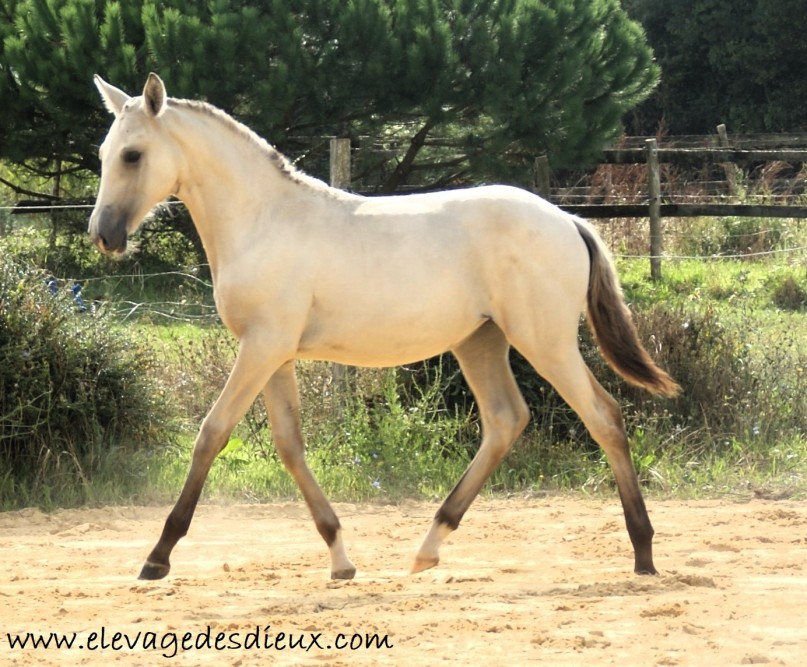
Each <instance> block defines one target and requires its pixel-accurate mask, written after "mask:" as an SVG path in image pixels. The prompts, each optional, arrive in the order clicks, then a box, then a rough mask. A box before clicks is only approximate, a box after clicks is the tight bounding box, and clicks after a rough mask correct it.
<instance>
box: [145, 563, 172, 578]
mask: <svg viewBox="0 0 807 667" xmlns="http://www.w3.org/2000/svg"><path fill="white" fill-rule="evenodd" d="M170 569H171V566H170V565H161V564H159V563H150V562H149V561H146V564H145V565H144V566H143V569H142V570H140V576H139V577H138V579H142V580H144V581H154V580H156V579H162V578H163V577H165V575H167V574H168V572H169V570H170Z"/></svg>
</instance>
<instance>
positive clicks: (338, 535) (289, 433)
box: [263, 362, 356, 579]
mask: <svg viewBox="0 0 807 667" xmlns="http://www.w3.org/2000/svg"><path fill="white" fill-rule="evenodd" d="M263 395H264V400H265V402H266V411H267V413H268V415H269V421H270V423H271V424H272V436H273V439H274V443H275V447H276V448H277V452H278V455H279V456H280V459H281V461H283V464H284V465H285V466H286V469H287V470H288V471H289V473H291V476H292V477H294V480H295V481H296V482H297V486H298V487H300V491H301V492H302V494H303V497H304V498H305V502H306V503H307V505H308V509H309V510H310V511H311V515H312V516H313V518H314V523H315V525H316V527H317V530H318V531H319V534H320V535H322V538H323V539H324V540H325V543H326V544H327V545H328V549H329V550H330V552H331V579H352V578H353V575H355V574H356V568H355V566H354V565H353V563H351V562H350V559H349V558H348V557H347V553H346V552H345V546H344V543H343V541H342V529H341V526H340V525H339V519H338V518H337V517H336V514H335V513H334V511H333V508H332V507H331V505H330V504H329V503H328V501H327V499H326V498H325V496H324V494H323V493H322V490H321V489H320V488H319V485H318V484H317V482H316V480H315V479H314V476H313V475H312V474H311V470H310V469H309V468H308V465H306V462H305V455H304V454H305V452H304V445H303V435H302V430H301V428H300V397H299V393H298V391H297V380H296V377H295V374H294V362H288V363H286V364H284V365H283V366H281V367H280V368H279V369H278V371H277V372H276V373H275V374H274V375H273V376H272V378H271V379H270V380H269V382H268V383H267V385H266V388H265V389H264V392H263Z"/></svg>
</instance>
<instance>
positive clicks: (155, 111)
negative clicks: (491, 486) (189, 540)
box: [89, 73, 680, 580]
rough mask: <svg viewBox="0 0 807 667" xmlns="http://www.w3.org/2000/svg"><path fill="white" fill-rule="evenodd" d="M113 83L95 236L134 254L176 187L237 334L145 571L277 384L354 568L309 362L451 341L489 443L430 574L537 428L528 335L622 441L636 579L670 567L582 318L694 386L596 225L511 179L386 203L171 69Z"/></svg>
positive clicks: (298, 462)
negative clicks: (306, 419) (675, 366)
mask: <svg viewBox="0 0 807 667" xmlns="http://www.w3.org/2000/svg"><path fill="white" fill-rule="evenodd" d="M94 81H95V84H96V86H97V88H98V91H99V92H100V95H101V98H102V101H103V103H104V106H105V107H106V109H107V110H108V111H109V112H110V113H112V114H113V115H114V120H113V122H112V125H111V127H110V129H109V132H108V134H107V135H106V138H105V139H104V141H103V143H102V144H101V146H100V149H99V157H100V160H101V180H100V184H99V188H98V195H97V200H96V203H95V207H94V209H93V211H92V214H91V216H90V222H89V235H90V237H91V240H92V242H93V243H94V244H95V245H96V246H97V247H98V249H99V250H100V251H101V252H103V253H108V254H116V253H122V252H124V251H125V250H126V246H127V240H128V237H129V236H130V235H131V234H132V233H134V232H135V231H136V230H137V228H138V226H139V225H140V223H141V222H142V220H143V218H144V217H146V216H147V215H148V213H149V212H150V211H151V210H152V208H153V207H154V206H155V205H157V204H159V203H160V202H162V201H164V200H165V199H167V198H169V197H172V196H173V197H176V198H177V199H179V200H181V201H182V202H184V204H185V205H186V206H187V208H188V211H189V212H190V214H191V216H192V218H193V222H194V225H195V227H196V229H197V231H198V233H199V236H200V237H201V240H202V243H203V246H204V249H205V253H206V255H207V258H208V260H209V263H210V271H211V275H212V282H213V287H214V296H215V303H216V308H217V310H218V313H219V315H220V317H221V320H222V322H223V323H224V325H225V326H226V327H227V328H228V329H229V330H230V332H232V334H233V336H234V337H235V338H236V340H237V341H238V352H237V356H236V360H235V362H234V365H233V368H232V370H231V372H230V375H229V377H228V379H227V381H226V383H225V386H224V388H223V390H222V392H221V394H220V396H219V397H218V399H217V400H216V401H215V403H214V405H213V406H212V408H211V409H210V411H209V413H208V414H207V416H206V417H205V418H204V420H203V422H202V424H201V427H200V430H199V433H198V436H197V439H196V441H195V444H194V449H193V455H192V460H191V464H190V468H189V471H188V475H187V479H186V481H185V484H184V486H183V488H182V490H181V492H180V495H179V497H178V499H177V502H176V504H175V505H174V507H173V509H172V510H171V512H170V513H169V515H168V517H167V519H166V521H165V525H164V528H163V531H162V533H161V535H160V538H159V540H158V542H157V544H156V546H155V547H154V549H153V550H152V551H151V553H150V554H149V556H148V557H147V559H146V561H145V564H144V565H143V568H142V571H141V572H140V577H139V578H140V579H149V580H150V579H160V578H162V577H165V576H166V575H167V574H168V572H169V570H170V555H171V551H172V550H173V548H174V547H175V545H176V544H177V542H178V541H179V540H180V539H181V538H182V537H183V536H185V535H186V534H187V531H188V528H189V526H190V523H191V520H192V517H193V514H194V511H195V509H196V505H197V503H198V500H199V496H200V494H201V491H202V487H203V485H204V483H205V480H206V477H207V475H208V472H209V470H210V467H211V465H212V464H213V461H214V459H215V458H216V456H217V455H218V453H219V452H221V450H222V449H223V448H224V446H225V445H226V443H227V441H228V439H229V437H230V433H231V432H232V430H233V428H234V427H235V426H236V425H237V423H238V422H239V421H240V420H241V418H242V417H243V415H244V414H245V412H246V411H247V409H248V408H249V407H250V405H251V404H252V402H253V401H254V400H255V399H256V398H257V396H258V395H259V394H260V393H262V394H263V398H264V401H265V403H266V410H267V414H268V417H269V422H270V426H271V429H272V437H273V442H274V445H275V447H276V448H277V452H278V455H279V458H280V459H281V461H282V462H283V464H284V465H285V467H286V468H287V470H288V471H289V473H290V474H291V476H292V477H293V478H294V480H295V481H296V483H297V485H298V487H299V489H300V491H301V493H302V496H303V498H304V500H305V502H306V504H307V506H308V508H309V510H310V513H311V515H312V518H313V520H314V524H315V525H316V528H317V531H318V532H319V534H320V535H321V536H322V538H323V539H324V541H325V543H326V545H327V546H328V549H329V552H330V561H331V563H330V564H331V578H333V579H351V578H352V577H353V576H354V575H355V572H356V568H355V566H354V565H353V563H352V562H351V560H350V558H349V557H348V555H347V551H346V549H345V544H344V540H343V537H342V528H341V524H340V522H339V519H338V517H337V515H336V513H335V512H334V510H333V508H332V507H331V505H330V503H329V502H328V500H327V499H326V497H325V495H324V494H323V492H322V490H321V489H320V487H319V485H318V484H317V482H316V480H315V478H314V476H313V474H312V473H311V470H310V469H309V467H308V465H307V464H306V461H305V457H304V443H303V436H302V431H301V426H300V398H299V394H298V389H297V383H296V378H295V360H296V359H316V360H322V361H331V362H338V363H340V364H348V365H354V366H366V367H391V366H398V365H402V364H407V363H412V362H415V361H418V360H423V359H427V358H430V357H433V356H435V355H437V354H441V353H444V352H446V351H450V352H451V353H453V355H454V356H455V357H456V359H457V361H458V362H459V366H460V369H461V371H462V373H463V374H464V376H465V378H466V380H467V382H468V385H469V386H470V389H471V391H472V393H473V396H474V398H475V401H476V404H477V407H478V410H479V415H480V422H481V428H482V438H481V444H480V446H479V449H478V451H477V453H476V455H475V456H474V458H473V460H472V461H471V463H470V464H469V465H468V467H467V469H466V470H465V472H464V474H463V475H462V477H461V478H460V479H459V481H458V482H457V484H456V486H455V487H454V488H453V490H452V491H451V492H450V493H449V495H448V496H447V497H446V499H445V501H444V502H443V503H442V505H441V506H440V507H439V509H438V510H437V512H436V514H435V516H434V520H433V521H432V523H431V524H430V527H429V528H428V531H427V533H426V535H425V538H424V539H423V542H422V544H421V545H420V548H419V549H418V551H417V553H416V555H415V559H414V564H413V566H412V568H411V572H412V573H416V572H420V571H423V570H426V569H428V568H431V567H434V566H435V565H437V564H438V562H439V560H440V558H439V549H440V545H441V543H442V542H443V541H444V540H445V538H446V537H447V536H448V535H449V534H450V533H451V532H452V531H454V530H456V529H457V527H458V526H459V524H460V521H461V519H462V518H463V515H464V514H465V512H466V511H467V510H468V508H469V506H470V505H471V503H472V502H473V500H474V498H475V497H476V496H477V494H478V493H479V491H480V490H481V488H482V487H483V485H484V484H485V482H486V480H487V479H488V477H489V476H490V475H491V473H492V472H493V470H494V469H495V468H496V466H497V465H498V464H499V462H500V461H501V460H502V459H503V458H504V456H505V455H506V454H507V453H508V451H509V450H510V448H511V446H512V445H513V443H514V441H515V440H516V439H517V438H518V436H519V435H520V434H521V432H522V431H523V430H524V428H525V426H526V425H527V422H528V419H529V411H528V409H527V405H526V402H525V401H524V398H523V396H522V395H521V392H520V391H519V388H518V386H517V384H516V382H515V379H514V377H513V373H512V370H511V368H510V364H509V351H510V348H511V346H512V347H513V348H515V349H517V350H518V351H519V352H520V353H521V354H522V355H523V356H524V357H525V358H526V359H527V360H528V361H529V363H530V364H531V366H532V367H533V368H534V369H535V371H536V372H537V373H538V374H540V375H541V376H543V377H544V378H545V379H546V380H547V381H549V382H550V383H551V384H552V385H553V386H554V388H555V389H556V390H557V391H558V392H559V394H560V395H561V396H562V397H563V399H564V400H565V401H566V402H567V403H568V404H569V405H570V406H571V407H572V408H573V409H574V410H575V412H576V413H577V414H578V415H579V416H580V418H581V420H582V421H583V423H584V424H585V426H586V428H587V429H588V431H589V432H590V434H591V436H592V438H593V439H594V440H595V441H596V442H597V443H598V444H599V446H600V447H601V448H602V449H603V450H604V452H605V454H606V457H607V459H608V461H609V464H610V466H611V469H612V471H613V474H614V477H615V479H616V484H617V487H618V492H619V496H620V499H621V503H622V508H623V512H624V516H625V523H626V527H627V531H628V535H629V537H630V540H631V542H632V546H633V551H634V571H635V572H636V573H639V574H656V572H657V571H656V568H655V566H654V564H653V554H652V538H653V527H652V525H651V522H650V518H649V516H648V513H647V509H646V507H645V503H644V499H643V497H642V493H641V489H640V486H639V481H638V477H637V475H636V471H635V468H634V466H633V463H632V461H631V456H630V451H629V445H628V440H627V436H626V431H625V427H624V424H623V421H622V417H621V413H620V409H619V406H618V404H617V402H616V400H615V399H614V398H613V397H611V396H610V395H609V394H608V393H607V392H606V390H605V389H604V388H603V387H602V386H601V385H600V383H599V382H598V381H597V380H596V379H595V378H594V376H593V375H592V373H591V371H590V370H589V368H588V367H587V365H586V364H585V362H584V361H583V358H582V357H581V355H580V351H579V349H578V343H577V333H578V327H579V325H580V319H581V314H582V313H586V314H587V320H588V323H589V326H590V328H591V329H592V331H593V333H594V336H595V340H596V342H597V344H598V346H599V349H600V351H601V353H602V355H603V356H604V358H605V359H606V360H607V361H608V363H609V364H610V366H611V367H612V368H613V369H614V370H615V371H616V373H618V374H619V375H621V376H622V377H623V378H625V379H626V380H627V381H629V382H632V383H634V384H636V385H638V386H640V387H643V388H645V389H646V390H648V391H649V392H651V393H655V394H659V395H663V396H673V395H675V394H676V393H677V392H678V391H679V390H680V387H679V386H678V384H677V383H676V382H675V381H674V380H673V379H672V378H671V377H670V376H669V375H668V374H667V373H666V372H665V371H663V370H662V369H661V368H659V367H658V366H657V365H656V364H655V362H654V361H653V360H652V359H651V357H650V355H649V354H648V352H647V351H646V350H645V348H644V347H643V346H642V343H641V341H640V339H639V336H638V334H637V330H636V328H635V325H634V323H633V320H632V318H631V314H630V311H629V310H628V308H627V306H626V304H625V302H624V298H623V296H622V292H621V289H620V286H619V283H618V280H617V276H616V272H615V268H614V265H613V260H612V258H611V257H610V254H609V253H608V251H607V249H606V248H605V246H604V244H603V242H602V240H601V239H600V238H599V236H598V235H597V233H596V232H595V230H594V229H593V227H592V226H591V225H590V224H589V223H587V222H585V221H584V220H582V219H579V218H576V217H574V216H572V215H570V214H568V213H565V212H564V211H562V210H560V209H559V208H557V207H556V206H554V205H552V204H551V203H549V202H547V201H545V200H544V199H542V198H540V197H538V196H537V195H534V194H532V193H529V192H527V191H525V190H521V189H518V188H515V187H510V186H504V185H485V186H479V187H473V188H465V189H456V190H448V191H441V192H434V193H424V194H416V195H391V196H379V197H366V196H360V195H358V194H355V193H350V192H347V191H342V190H339V189H335V188H332V187H329V186H328V185H326V184H325V183H323V182H322V181H320V180H318V179H315V178H313V177H311V176H308V175H306V174H304V173H303V172H302V171H300V170H298V169H297V168H296V167H294V166H293V165H292V164H291V163H290V162H289V161H288V160H287V159H286V158H285V157H284V156H283V155H282V154H281V153H280V152H278V151H277V150H276V149H275V148H274V147H273V146H271V145H270V144H269V143H267V142H266V141H264V140H263V139H262V138H260V137H259V136H258V135H257V134H255V133H254V132H253V131H251V130H250V129H249V128H247V127H246V126H244V125H242V124H241V123H239V122H237V121H236V120H234V119H233V118H232V117H230V116H228V115H227V114H226V113H224V112H223V111H221V110H219V109H217V108H215V107H213V106H212V105H210V104H208V103H205V102H200V101H191V100H184V99H174V98H169V97H168V96H167V93H166V89H165V85H164V83H163V81H162V80H161V79H160V77H159V76H157V75H156V74H154V73H151V74H150V75H149V76H148V79H147V81H146V83H145V86H144V88H143V93H142V95H140V96H137V97H130V96H129V95H128V94H126V93H125V92H123V91H122V90H120V89H118V88H116V87H115V86H113V85H110V84H109V83H107V82H105V81H104V80H103V79H102V78H101V77H99V76H97V75H96V76H95V79H94Z"/></svg>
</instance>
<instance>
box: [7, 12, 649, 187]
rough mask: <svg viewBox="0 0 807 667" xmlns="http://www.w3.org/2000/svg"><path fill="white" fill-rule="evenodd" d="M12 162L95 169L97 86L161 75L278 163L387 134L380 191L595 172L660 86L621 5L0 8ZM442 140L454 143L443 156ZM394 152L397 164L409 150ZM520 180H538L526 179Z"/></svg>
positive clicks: (100, 124) (132, 83)
mask: <svg viewBox="0 0 807 667" xmlns="http://www.w3.org/2000/svg"><path fill="white" fill-rule="evenodd" d="M0 12H1V13H2V14H3V15H4V16H5V17H6V18H7V21H4V27H3V28H2V33H0V35H1V36H2V47H1V50H0V95H2V99H3V101H4V106H5V107H6V112H5V113H4V114H3V116H2V118H0V157H2V158H5V159H8V160H12V161H15V162H23V161H36V160H39V161H41V162H44V163H47V162H49V161H53V160H61V161H62V162H63V163H69V164H72V165H75V166H76V167H77V168H82V169H84V168H95V167H96V166H97V163H96V158H95V148H94V144H97V139H98V136H99V134H100V133H101V132H102V128H104V127H105V126H106V121H102V120H101V115H100V114H101V111H100V104H99V102H98V101H97V99H96V96H95V92H94V91H93V89H92V86H91V76H92V74H93V73H94V72H98V73H100V74H102V75H103V76H105V78H107V79H109V80H110V81H112V82H114V83H115V84H116V85H118V86H120V87H122V88H124V89H126V90H130V91H134V90H137V89H139V87H140V86H142V81H143V80H144V76H145V74H146V73H147V72H148V71H149V70H154V71H157V72H159V73H160V75H161V76H162V77H163V78H164V79H165V81H166V83H167V85H168V88H169V92H170V93H171V94H172V95H174V96H177V97H191V98H203V99H207V100H209V101H210V102H212V103H213V104H215V105H217V106H219V107H221V108H223V109H224V110H226V111H228V112H230V113H233V114H234V115H235V116H236V117H238V118H239V119H241V120H243V121H245V122H246V123H247V124H248V125H250V126H251V127H253V129H255V130H256V131H258V132H259V133H260V134H262V135H263V136H265V137H266V138H267V139H269V140H270V141H272V142H274V143H276V144H277V145H278V146H279V147H280V148H281V150H287V151H291V152H292V153H294V152H299V151H300V150H301V145H299V144H295V138H299V137H301V136H303V137H306V136H308V137H310V136H323V135H342V136H352V137H358V136H360V135H378V136H381V137H382V138H383V139H384V141H385V142H386V144H387V146H388V147H391V153H389V154H387V156H386V157H387V160H386V162H384V163H383V164H380V165H379V164H375V165H374V166H372V168H373V169H377V170H380V172H381V173H383V174H384V178H385V183H384V185H383V189H385V190H395V189H397V188H399V187H400V186H402V185H404V184H406V183H407V182H411V181H412V180H413V174H414V173H415V172H417V171H418V170H420V172H421V176H419V177H418V178H417V179H415V180H420V181H425V182H431V183H432V184H433V185H448V184H450V183H454V182H461V181H466V180H470V179H474V180H480V179H494V178H495V179H497V180H501V179H508V180H509V179H511V178H513V177H514V176H515V175H517V174H518V173H519V172H522V171H523V170H524V167H525V164H527V163H528V161H531V159H532V157H533V156H534V155H535V154H538V153H545V152H546V153H549V154H550V155H551V156H552V158H553V161H554V163H555V164H573V163H579V162H581V161H586V160H588V159H591V158H592V157H593V156H595V155H596V154H597V151H598V150H599V149H600V148H601V146H602V145H603V144H604V143H605V142H608V141H610V140H612V139H614V137H616V136H617V135H618V133H619V132H620V127H621V126H620V119H621V117H622V116H623V114H624V113H625V112H626V111H627V110H628V109H630V108H631V107H633V106H634V105H636V104H637V103H638V102H640V101H641V100H642V99H643V98H644V97H646V96H647V95H648V94H649V93H650V91H651V90H652V88H653V86H654V85H655V82H656V79H657V69H656V67H655V65H654V64H653V61H652V53H651V51H650V49H649V48H648V47H647V45H646V43H645V38H644V33H643V31H642V29H641V27H640V26H639V25H638V24H637V23H636V22H633V21H632V20H630V19H629V18H628V16H627V15H626V14H625V12H624V11H623V10H622V9H621V6H620V3H619V0H348V1H347V2H333V1H332V0H267V1H266V2H263V3H257V4H256V3H250V2H246V1H245V0H205V1H204V2H202V1H200V0H168V1H165V0H160V2H157V1H156V0H127V1H126V2H122V1H120V0H114V1H111V2H110V1H109V0H0ZM435 138H441V139H445V138H448V141H442V142H435ZM396 151H397V152H396ZM522 178H523V175H522Z"/></svg>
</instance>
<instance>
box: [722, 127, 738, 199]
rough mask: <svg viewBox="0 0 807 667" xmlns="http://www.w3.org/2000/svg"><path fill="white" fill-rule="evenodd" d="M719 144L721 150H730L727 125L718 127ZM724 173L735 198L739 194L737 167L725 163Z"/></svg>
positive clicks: (730, 191) (731, 193) (730, 192)
mask: <svg viewBox="0 0 807 667" xmlns="http://www.w3.org/2000/svg"><path fill="white" fill-rule="evenodd" d="M717 142H718V144H719V145H720V148H729V134H728V132H727V131H726V124H725V123H720V125H718V126H717ZM723 172H724V173H725V174H726V182H727V183H728V184H729V194H730V195H731V196H732V197H733V196H734V195H736V194H737V167H735V166H734V164H732V163H731V162H724V163H723Z"/></svg>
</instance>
